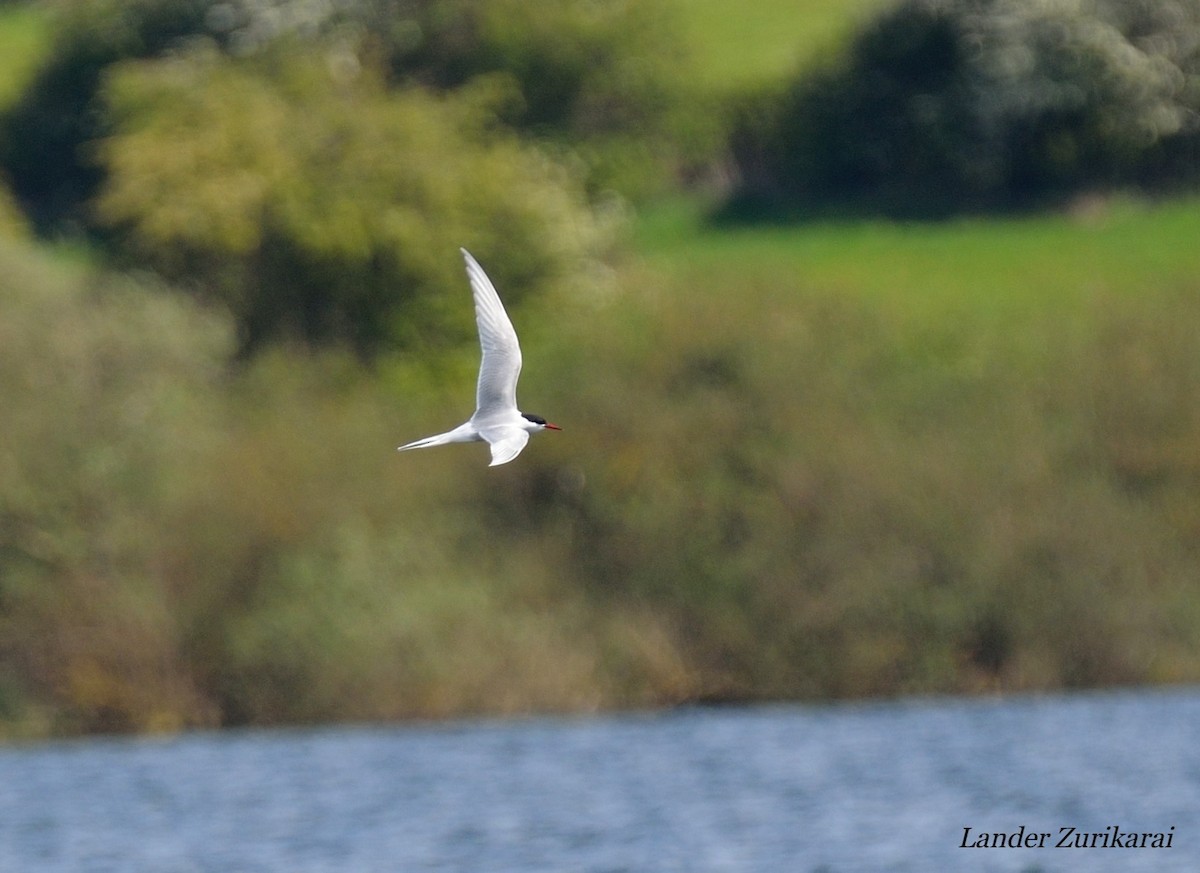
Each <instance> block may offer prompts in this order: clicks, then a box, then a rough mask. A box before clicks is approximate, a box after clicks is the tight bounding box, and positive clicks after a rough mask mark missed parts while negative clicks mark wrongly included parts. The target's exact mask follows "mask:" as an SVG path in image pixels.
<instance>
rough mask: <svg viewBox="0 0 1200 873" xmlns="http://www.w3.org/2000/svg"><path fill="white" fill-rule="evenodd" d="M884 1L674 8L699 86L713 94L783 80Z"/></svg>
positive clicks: (712, 0)
mask: <svg viewBox="0 0 1200 873" xmlns="http://www.w3.org/2000/svg"><path fill="white" fill-rule="evenodd" d="M886 2H887V0H851V2H839V0H801V2H795V0H792V2H789V0H763V2H760V3H755V4H753V5H750V6H747V5H745V4H739V3H737V2H734V0H686V2H681V3H679V4H678V8H679V10H680V12H681V14H682V16H683V18H684V20H685V22H686V24H687V26H688V31H687V35H688V38H689V39H690V40H691V42H692V44H693V45H694V46H695V50H696V53H697V55H698V56H699V58H700V61H701V63H700V68H701V71H702V75H703V77H704V81H705V82H706V83H707V84H708V85H710V86H711V87H713V88H714V89H717V90H721V91H724V90H732V89H736V88H740V87H746V86H755V85H760V84H763V83H766V82H769V81H771V80H773V79H778V78H780V77H782V76H786V75H788V74H790V73H792V72H794V71H795V70H796V69H798V68H799V67H801V66H802V65H803V64H805V63H806V62H808V61H809V60H810V59H812V58H813V57H814V56H815V55H818V54H820V53H821V52H824V51H828V50H829V49H831V48H832V47H833V46H835V45H836V44H837V43H838V42H839V41H840V40H841V39H842V38H843V37H844V36H845V35H846V34H847V33H848V32H849V30H850V28H851V27H852V26H853V25H854V23H855V22H856V21H858V20H860V19H861V18H862V17H863V16H865V15H867V14H868V13H869V12H870V11H872V10H874V9H877V8H879V7H881V6H883V5H884V4H885V3H886Z"/></svg>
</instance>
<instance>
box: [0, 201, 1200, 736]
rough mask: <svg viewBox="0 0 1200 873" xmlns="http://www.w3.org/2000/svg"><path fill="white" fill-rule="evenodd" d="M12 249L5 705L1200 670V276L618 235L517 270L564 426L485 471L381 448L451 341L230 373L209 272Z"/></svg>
mask: <svg viewBox="0 0 1200 873" xmlns="http://www.w3.org/2000/svg"><path fill="white" fill-rule="evenodd" d="M1145 221H1146V222H1147V223H1148V224H1150V225H1152V224H1153V218H1148V219H1145ZM1149 232H1150V231H1149V230H1148V231H1147V233H1149ZM1055 244H1056V243H1047V245H1051V246H1052V245H1055ZM0 268H2V269H0V275H2V276H4V277H5V278H4V280H3V283H2V284H0V292H2V293H0V326H2V327H0V333H2V336H0V404H3V408H5V409H6V410H9V413H8V416H7V418H6V426H5V428H4V431H3V434H2V435H0V439H3V445H0V462H2V463H0V720H2V721H3V722H4V723H5V724H6V725H7V727H6V728H5V730H9V731H18V730H22V731H26V732H46V731H57V732H74V731H81V730H153V729H172V728H177V727H180V726H185V725H213V724H245V723H253V724H270V723H281V722H310V721H317V720H321V721H324V720H332V719H392V718H405V717H414V716H443V715H453V714H466V713H487V712H491V713H513V712H528V711H531V710H538V711H546V710H571V711H580V710H589V709H594V708H597V707H612V706H645V705H670V704H673V703H678V702H686V701H694V700H743V699H760V698H771V699H776V698H819V697H828V696H858V695H866V694H895V693H907V692H913V693H928V692H951V691H978V690H984V689H987V690H996V689H1000V690H1010V689H1028V688H1048V687H1061V686H1090V685H1103V684H1112V683H1130V682H1169V681H1192V680H1195V678H1196V677H1197V676H1200V631H1198V628H1200V615H1198V614H1197V603H1200V601H1198V600H1197V599H1196V597H1195V585H1196V579H1197V578H1198V577H1197V573H1196V560H1197V555H1196V552H1195V547H1194V543H1195V541H1196V540H1195V538H1196V534H1197V532H1200V509H1198V507H1200V500H1197V489H1200V451H1198V449H1197V447H1198V446H1200V402H1198V401H1197V398H1200V390H1197V387H1198V386H1200V363H1198V362H1200V349H1198V348H1197V344H1198V343H1200V339H1198V338H1200V331H1198V330H1196V326H1197V324H1200V309H1198V308H1197V306H1198V304H1197V300H1200V297H1198V296H1197V294H1196V293H1195V292H1196V288H1195V285H1194V281H1191V280H1189V281H1187V282H1185V283H1183V284H1181V285H1177V287H1175V288H1170V287H1161V288H1157V289H1155V290H1154V291H1153V293H1146V294H1126V293H1122V290H1121V289H1119V288H1113V289H1109V290H1105V289H1103V288H1097V287H1095V286H1094V285H1093V284H1090V283H1089V282H1088V280H1087V279H1086V277H1084V278H1083V279H1081V280H1080V281H1081V282H1083V283H1084V284H1085V285H1086V286H1087V288H1086V293H1081V294H1080V295H1079V296H1076V297H1069V298H1064V299H1070V300H1071V301H1072V302H1071V303H1069V304H1065V305H1067V309H1068V312H1067V313H1066V315H1065V316H1064V309H1063V308H1062V307H1061V306H1060V307H1045V308H1041V309H1024V308H1017V309H1014V310H1013V311H1010V312H1006V313H1004V314H1002V315H997V314H996V313H994V312H990V313H988V314H979V315H976V314H973V313H972V311H969V310H963V311H960V312H958V314H957V317H954V318H934V317H913V315H912V313H911V311H910V308H909V306H908V304H907V301H906V300H904V299H902V298H899V297H897V298H893V299H890V300H889V299H878V298H868V297H865V296H856V295H854V294H846V293H844V290H839V289H838V288H837V287H836V286H830V287H824V286H819V285H813V284H811V283H809V282H805V281H802V280H797V279H795V278H788V276H789V275H790V274H787V273H780V272H778V271H767V272H765V273H763V274H761V276H758V275H756V274H755V272H754V271H752V270H750V271H747V270H744V269H742V270H734V269H733V268H732V267H730V268H728V269H727V270H726V271H725V272H724V273H723V274H721V275H720V276H716V277H714V275H713V270H712V268H711V266H710V265H706V264H704V263H696V264H695V265H694V266H690V267H689V266H687V265H686V264H685V265H683V266H681V267H680V268H679V270H678V275H677V277H675V278H671V277H669V276H667V275H664V274H663V273H661V272H658V271H652V270H648V269H646V268H643V267H637V266H632V265H627V266H624V267H623V268H622V272H621V281H620V283H619V287H620V288H622V289H623V290H621V291H620V292H617V291H612V292H610V296H608V297H606V298H597V297H583V296H579V295H573V294H571V293H569V290H568V289H567V288H566V287H561V286H556V287H555V289H554V290H552V291H550V292H549V293H548V295H546V296H543V297H540V298H535V299H531V300H529V301H527V303H526V305H525V306H524V307H523V309H522V322H521V325H522V335H523V339H524V340H525V343H526V355H527V359H528V360H529V363H530V366H529V372H528V373H527V375H526V377H525V378H524V379H523V382H522V398H523V399H524V400H525V401H526V403H527V404H528V405H529V406H531V407H532V408H535V409H539V410H541V411H543V412H546V413H547V414H553V415H554V416H555V418H556V419H559V420H560V421H562V422H563V423H564V424H565V425H566V426H567V428H568V429H567V430H566V431H565V432H564V433H563V434H559V435H554V436H553V437H551V436H547V437H544V438H542V439H541V440H539V441H538V443H537V445H536V446H532V447H531V448H530V450H528V451H527V452H526V454H525V455H523V456H522V459H521V461H522V463H521V464H520V465H511V466H510V467H506V468H500V469H498V470H496V471H491V472H489V474H488V475H486V476H483V475H480V473H481V471H482V470H483V469H484V464H485V463H486V452H485V450H483V449H481V448H477V449H475V450H472V449H471V447H459V448H458V449H457V450H455V449H445V450H434V451H430V452H427V453H424V454H422V455H421V456H420V457H419V458H418V457H417V456H409V455H405V456H400V457H399V459H398V456H396V455H395V453H394V452H393V451H392V447H393V446H394V445H395V444H396V443H397V442H399V441H400V440H402V439H403V438H405V436H406V435H413V434H419V433H422V432H425V431H426V429H429V430H434V429H436V428H437V427H438V426H440V425H441V424H452V423H453V420H455V419H457V418H458V417H459V414H460V413H455V412H452V411H451V410H454V409H459V410H460V412H461V414H463V415H465V414H466V412H468V411H469V405H470V404H469V400H466V399H465V398H468V397H469V394H470V385H471V382H472V379H473V375H474V367H475V361H476V358H475V351H474V349H472V348H469V347H464V348H462V349H444V350H436V351H432V352H431V354H430V355H429V356H428V360H418V359H410V358H399V357H394V356H384V357H382V358H381V359H380V360H379V361H378V362H377V365H376V366H375V367H374V368H373V370H372V371H370V372H365V371H364V370H363V369H362V368H361V367H360V366H359V364H358V363H357V362H356V361H355V360H354V359H353V358H351V357H348V356H346V355H345V354H339V353H333V352H323V353H313V352H304V351H301V350H298V349H295V348H292V349H288V348H278V347H276V348H269V349H265V350H264V351H263V352H262V353H261V354H259V355H257V356H256V357H255V358H254V359H252V360H250V361H247V362H246V363H244V364H243V365H242V366H240V367H237V368H235V369H233V370H232V371H231V370H230V369H229V368H228V367H227V366H226V364H225V361H226V359H227V355H228V354H229V349H230V346H231V344H232V343H233V342H234V336H233V333H234V332H233V327H232V320H231V319H229V318H227V317H225V316H224V315H223V314H222V313H220V312H219V311H213V310H207V309H203V308H199V307H197V305H196V304H195V303H192V302H189V301H188V299H187V298H184V297H180V296H178V295H169V294H163V293H162V292H161V290H160V289H158V288H156V287H155V286H154V285H147V284H146V283H145V282H134V281H132V280H129V279H121V278H116V277H112V276H106V275H103V274H96V273H94V272H92V271H89V270H85V269H82V268H72V267H64V266H56V265H52V264H50V263H47V262H46V261H45V259H44V258H42V257H39V256H35V255H34V254H32V253H31V252H29V251H28V250H26V249H23V248H20V247H17V246H14V245H12V244H4V245H0ZM898 268H901V269H902V268H904V264H903V262H902V261H901V262H900V264H899V267H898ZM962 269H964V270H969V269H971V265H970V263H965V264H964V265H963V267H962ZM722 276H723V278H722ZM731 276H733V277H734V278H733V279H732V281H731V280H730V277H731ZM781 277H782V278H781ZM714 280H715V281H714ZM710 282H711V283H713V284H706V283H710ZM1139 287H1140V286H1139ZM460 290H461V289H460ZM461 296H462V295H460V297H461ZM681 299H687V300H688V301H689V304H688V305H686V306H681V305H679V301H680V300H681ZM464 308H467V307H465V306H464ZM448 416H449V417H450V420H449V421H447V420H446V419H447V417H448ZM410 461H411V463H410ZM418 461H419V463H418ZM493 473H494V475H493Z"/></svg>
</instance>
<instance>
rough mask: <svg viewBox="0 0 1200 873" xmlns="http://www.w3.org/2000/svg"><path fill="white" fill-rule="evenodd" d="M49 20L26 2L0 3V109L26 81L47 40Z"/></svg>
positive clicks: (9, 101) (46, 44) (10, 100)
mask: <svg viewBox="0 0 1200 873" xmlns="http://www.w3.org/2000/svg"><path fill="white" fill-rule="evenodd" d="M50 35H51V29H50V22H49V18H48V16H47V15H46V14H45V12H43V11H42V10H39V9H35V8H32V7H29V6H18V5H9V6H3V7H0V111H3V110H4V109H6V108H8V106H10V105H11V104H12V102H13V101H14V100H16V99H17V97H19V96H20V94H21V92H22V90H23V89H24V88H25V86H26V84H28V82H29V79H30V77H31V76H32V75H33V74H34V72H35V71H36V69H37V64H38V63H39V62H40V60H41V58H42V57H43V55H44V54H45V52H46V49H47V48H48V46H49V43H50Z"/></svg>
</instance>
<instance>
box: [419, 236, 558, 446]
mask: <svg viewBox="0 0 1200 873" xmlns="http://www.w3.org/2000/svg"><path fill="white" fill-rule="evenodd" d="M459 251H461V252H462V255H463V258H464V259H465V260H466V262H467V277H468V278H469V279H470V280H471V290H472V292H473V293H474V295H475V324H476V326H477V327H478V328H479V346H480V348H481V349H482V350H483V359H482V360H481V361H480V363H479V384H478V386H477V388H476V391H475V414H474V415H472V416H471V417H470V418H469V419H467V420H466V421H465V422H463V423H462V424H460V425H459V426H458V427H456V428H454V430H448V431H446V432H445V433H439V434H437V435H436V436H431V437H425V439H421V440H415V441H413V442H411V443H406V444H405V445H402V446H400V447H399V448H397V450H396V451H399V452H406V451H408V450H409V449H427V448H429V447H430V446H444V445H448V444H450V443H475V442H486V443H487V444H488V445H489V446H491V449H492V462H491V463H490V464H488V466H489V467H496V466H499V465H500V464H507V463H508V462H509V461H511V460H512V459H513V458H515V457H516V456H517V455H519V454H521V449H523V448H525V444H526V443H527V442H529V435H530V434H534V433H537V432H538V431H540V430H562V428H560V427H559V426H558V425H557V424H551V423H550V422H548V421H546V419H544V418H542V417H541V416H540V415H531V414H530V413H528V412H521V411H520V410H519V409H517V377H518V376H520V375H521V346H520V344H519V343H518V342H517V332H516V330H514V329H513V326H512V322H511V321H510V320H509V318H508V313H507V312H505V311H504V305H503V304H502V303H501V302H500V295H498V294H497V293H496V288H495V286H493V285H492V281H491V279H489V278H488V277H487V273H485V272H483V267H481V266H479V262H478V261H476V260H475V259H474V258H473V257H471V253H470V252H468V251H467V250H466V249H459Z"/></svg>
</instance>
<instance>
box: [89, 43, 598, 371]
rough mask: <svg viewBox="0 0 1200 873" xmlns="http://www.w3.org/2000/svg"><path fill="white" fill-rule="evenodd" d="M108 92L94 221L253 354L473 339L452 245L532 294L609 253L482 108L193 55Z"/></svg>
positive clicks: (144, 67) (373, 84) (537, 164)
mask: <svg viewBox="0 0 1200 873" xmlns="http://www.w3.org/2000/svg"><path fill="white" fill-rule="evenodd" d="M105 96H106V101H107V105H108V107H109V112H110V118H111V119H112V126H113V129H114V131H115V133H114V134H113V135H112V136H111V137H109V138H108V139H106V140H104V141H103V142H102V143H101V144H100V145H99V146H98V149H97V155H98V157H99V160H100V162H101V164H102V165H103V166H104V168H105V175H106V177H107V180H108V181H107V183H106V185H105V186H104V189H103V191H102V192H101V195H100V197H99V199H98V201H97V210H98V211H97V214H98V216H99V217H100V219H101V220H102V221H104V222H105V223H107V224H109V225H111V226H113V227H115V228H117V229H119V230H121V231H122V233H121V234H120V235H119V236H118V240H119V241H120V243H121V245H122V246H123V248H124V250H125V251H126V252H127V253H128V254H129V255H130V256H131V257H132V259H133V260H134V261H135V262H138V263H147V264H150V265H152V266H154V267H155V268H156V269H157V270H158V271H159V272H160V273H162V274H163V275H164V276H167V277H169V278H172V279H175V280H178V281H179V282H181V283H183V284H185V285H194V286H198V287H199V288H201V289H203V290H204V291H205V292H207V293H209V294H211V295H214V296H216V297H217V298H219V299H220V300H221V301H222V302H224V303H225V304H226V305H227V306H228V307H229V308H230V309H231V310H232V312H233V313H234V315H235V317H236V318H237V320H238V324H239V326H240V328H241V330H242V334H243V336H242V339H243V343H244V348H254V347H257V346H258V345H260V344H261V343H262V342H263V341H264V340H266V339H272V338H280V337H283V338H287V337H292V338H299V339H302V340H305V341H308V342H312V343H321V342H330V341H344V342H347V343H348V344H349V345H351V346H352V347H353V348H354V349H355V350H357V351H358V352H359V353H361V354H364V355H369V354H372V353H374V352H377V351H378V350H379V349H380V348H382V347H385V346H388V345H406V344H408V345H411V344H412V343H414V342H420V341H422V340H423V339H424V341H428V339H426V337H427V336H431V337H438V336H451V337H459V338H461V337H466V336H468V335H469V331H470V330H471V329H472V328H471V325H472V324H473V322H472V321H471V310H470V308H469V307H464V306H462V305H460V304H461V303H462V301H463V299H464V297H463V293H462V291H463V277H462V275H461V269H460V264H459V263H458V258H457V256H456V249H457V246H459V245H467V246H470V247H471V248H472V250H473V251H474V252H475V253H476V254H477V256H478V257H480V258H482V259H483V261H484V262H485V263H487V264H488V265H489V269H490V270H491V271H492V272H493V273H494V278H495V280H496V281H497V282H499V283H500V284H501V287H505V288H511V289H514V290H518V289H519V290H528V289H536V288H537V287H538V286H539V285H540V284H542V283H544V282H545V281H547V280H548V279H551V278H554V277H557V276H561V275H562V274H563V273H565V272H566V271H567V270H568V269H572V268H576V267H578V265H579V264H580V263H581V262H582V261H583V260H584V259H586V258H587V257H590V256H592V255H594V254H595V253H597V252H598V251H599V250H600V249H601V248H602V246H603V244H604V238H605V234H606V233H607V229H606V227H605V222H604V221H603V220H602V219H600V218H598V217H597V216H596V214H595V213H593V212H592V211H591V210H590V209H589V207H588V206H587V204H586V202H585V199H584V195H583V193H582V190H581V189H580V188H579V186H578V184H577V183H576V181H575V180H574V179H573V178H572V177H571V175H570V173H569V172H568V171H567V170H566V169H565V168H564V167H563V166H562V165H560V164H558V163H556V162H554V161H553V160H551V159H550V158H548V157H547V156H546V155H545V154H543V153H542V152H540V151H538V150H537V149H535V148H532V147H530V146H528V145H525V144H523V143H521V142H520V141H519V140H517V139H516V138H515V137H514V136H513V135H512V134H510V133H506V132H505V130H504V129H503V128H501V127H497V126H495V125H494V124H492V123H490V122H492V121H493V120H494V115H493V114H492V112H491V110H490V104H489V95H488V94H487V93H472V94H471V95H467V96H469V97H470V98H471V99H466V96H460V98H459V99H456V100H453V101H451V100H446V99H443V98H440V97H438V96H436V95H432V94H429V93H427V92H425V91H422V90H419V89H406V90H403V91H388V90H385V89H384V88H383V87H382V86H381V85H380V83H378V82H377V81H374V80H373V79H372V78H371V77H370V75H369V74H368V73H366V72H359V73H356V74H355V75H353V76H352V77H350V78H349V79H346V80H341V79H339V78H338V77H336V76H334V75H331V74H330V73H329V72H328V70H327V69H326V68H325V67H323V66H314V65H312V64H311V63H305V62H304V61H303V59H302V58H299V57H294V56H292V55H289V54H286V53H276V54H274V55H272V56H271V57H270V58H269V59H261V60H256V61H244V62H231V61H228V60H223V59H222V58H221V57H220V56H219V55H217V54H216V53H215V52H209V51H196V52H192V53H189V54H187V55H181V56H176V57H173V58H171V59H169V60H163V61H158V62H153V63H147V62H141V63H134V64H129V65H124V66H120V67H117V68H115V70H114V72H113V73H112V75H111V76H110V77H109V80H108V84H107V86H106V89H105ZM517 299H519V298H518V296H517V295H515V294H514V295H513V296H511V297H509V300H510V302H515V301H516V300H517Z"/></svg>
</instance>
